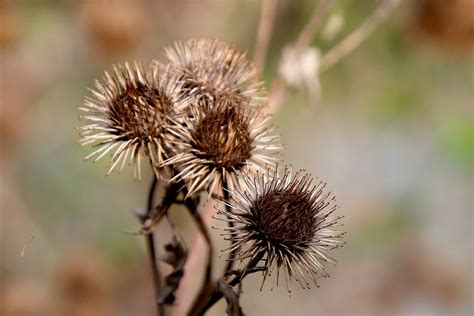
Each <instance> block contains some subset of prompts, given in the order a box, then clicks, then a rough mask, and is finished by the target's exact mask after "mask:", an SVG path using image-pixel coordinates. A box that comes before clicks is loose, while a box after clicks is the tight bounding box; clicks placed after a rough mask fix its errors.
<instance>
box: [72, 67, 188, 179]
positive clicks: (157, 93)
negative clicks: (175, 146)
mask: <svg viewBox="0 0 474 316" xmlns="http://www.w3.org/2000/svg"><path fill="white" fill-rule="evenodd" d="M178 76H179V75H177V74H175V72H174V71H173V69H172V68H170V67H159V65H155V66H154V67H153V68H148V69H147V70H146V71H145V70H144V69H143V67H142V66H141V64H138V63H134V65H133V66H130V65H129V64H125V66H121V65H119V66H118V67H115V66H114V72H113V74H112V75H111V74H109V73H108V72H106V73H105V77H104V80H103V83H101V82H99V81H96V84H95V85H96V89H97V90H91V93H92V96H91V97H86V98H85V100H84V106H83V107H81V108H80V109H81V110H82V111H83V112H85V113H86V114H85V115H83V116H81V119H82V120H83V121H85V122H86V124H85V125H84V126H82V127H80V130H81V131H82V132H81V140H80V141H81V143H82V145H87V144H93V145H95V146H97V147H98V149H96V150H95V151H94V152H92V153H91V154H90V155H88V156H87V157H85V159H90V158H92V157H95V160H98V159H100V158H101V157H103V156H105V155H106V154H107V153H109V152H112V151H114V153H113V156H112V160H111V162H110V166H109V170H108V172H107V174H110V173H111V172H112V171H113V169H114V168H115V167H116V166H117V165H118V163H119V162H120V161H121V162H122V163H121V167H120V171H121V170H122V169H123V167H124V164H125V161H126V160H128V161H129V164H132V163H135V175H136V176H137V177H138V178H140V158H141V156H142V155H144V154H145V155H146V156H147V157H148V159H149V160H150V162H151V163H152V166H153V167H155V169H156V168H157V166H158V164H159V163H161V161H163V160H164V159H165V158H166V157H167V155H168V152H169V151H170V150H169V148H168V147H169V144H168V143H167V142H166V128H165V122H166V121H167V120H168V119H169V118H170V117H172V116H173V115H175V114H176V113H177V112H178V111H180V110H182V109H183V107H184V106H185V105H186V104H187V101H186V100H187V99H186V97H185V96H184V95H183V94H182V92H181V91H180V81H179V77H178ZM155 171H157V170H155Z"/></svg>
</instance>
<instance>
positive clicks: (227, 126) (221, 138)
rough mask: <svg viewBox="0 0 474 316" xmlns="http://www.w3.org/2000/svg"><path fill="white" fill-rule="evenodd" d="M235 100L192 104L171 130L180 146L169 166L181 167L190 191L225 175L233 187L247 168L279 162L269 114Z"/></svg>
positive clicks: (212, 184) (169, 127) (210, 188)
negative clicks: (269, 126)
mask: <svg viewBox="0 0 474 316" xmlns="http://www.w3.org/2000/svg"><path fill="white" fill-rule="evenodd" d="M233 102H235V99H226V98H221V99H218V100H217V101H216V102H215V103H214V104H212V105H210V106H209V105H206V104H204V105H203V104H200V103H193V104H192V105H191V106H190V109H191V110H190V114H189V113H188V114H186V115H183V116H182V118H181V121H180V123H176V122H175V123H176V124H173V125H171V126H168V127H167V128H168V129H169V130H170V131H171V132H170V134H172V135H173V136H174V137H173V139H172V140H171V141H172V142H173V143H176V144H177V146H175V149H178V151H177V152H176V155H175V156H173V157H171V158H170V159H168V160H167V161H166V162H165V164H166V165H171V164H172V165H174V167H175V168H176V169H178V170H180V172H179V174H178V175H177V176H176V177H175V178H174V179H175V180H177V179H181V180H184V181H185V182H187V183H188V190H189V195H191V194H193V193H195V192H198V191H199V190H201V189H203V188H207V189H208V190H209V191H210V192H212V188H213V187H214V186H215V185H217V184H218V183H219V182H221V180H222V179H223V178H225V179H224V180H226V183H227V184H228V185H229V186H230V187H233V185H235V183H236V182H238V181H239V180H238V177H239V173H240V171H242V170H243V169H244V168H250V169H252V170H256V169H259V168H261V167H263V166H264V165H265V164H269V165H271V164H275V162H276V161H277V158H276V157H275V154H276V153H277V152H278V151H279V149H280V146H279V145H276V144H275V141H276V140H277V139H278V137H277V136H272V135H270V132H271V130H269V129H268V128H267V127H266V123H267V121H268V120H269V118H270V117H268V116H264V115H262V114H261V113H260V112H259V111H258V110H257V109H254V108H251V107H247V108H246V110H245V109H244V108H241V107H238V106H235V104H234V103H233Z"/></svg>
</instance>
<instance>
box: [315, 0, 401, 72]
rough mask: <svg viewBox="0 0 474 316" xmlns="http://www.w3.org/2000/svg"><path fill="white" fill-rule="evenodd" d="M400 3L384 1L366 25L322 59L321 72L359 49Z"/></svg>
mask: <svg viewBox="0 0 474 316" xmlns="http://www.w3.org/2000/svg"><path fill="white" fill-rule="evenodd" d="M400 3H401V0H384V1H383V2H382V3H381V4H380V5H379V6H378V7H377V9H375V11H374V12H373V13H372V14H371V15H370V16H369V17H368V18H367V19H366V20H365V21H364V23H362V24H361V25H360V26H359V27H358V28H357V29H356V30H354V31H353V32H352V33H351V34H349V35H348V36H347V37H346V38H345V39H343V40H342V41H341V42H340V43H339V44H338V45H336V46H334V47H333V48H332V49H330V50H329V51H328V52H327V53H326V54H324V55H323V57H321V62H320V65H319V70H320V72H323V71H326V70H327V69H328V68H330V67H331V66H333V65H334V64H336V63H337V62H338V61H340V60H341V59H342V58H344V57H345V56H347V55H348V54H349V53H350V52H352V51H353V50H354V49H356V48H357V47H359V46H360V45H361V44H362V43H363V42H364V41H365V40H366V39H367V38H368V37H369V36H370V35H371V34H372V33H373V32H374V31H375V30H376V29H377V27H378V26H379V25H380V24H381V23H382V22H383V21H385V19H386V18H387V17H388V16H389V15H390V13H391V12H392V11H393V10H394V9H395V8H396V7H397V6H398V5H399V4H400Z"/></svg>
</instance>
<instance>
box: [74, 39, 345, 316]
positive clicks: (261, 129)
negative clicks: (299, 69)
mask: <svg viewBox="0 0 474 316" xmlns="http://www.w3.org/2000/svg"><path fill="white" fill-rule="evenodd" d="M174 47H175V48H174V50H173V49H171V48H168V49H167V50H166V51H167V57H168V59H169V61H168V63H167V64H162V63H160V62H158V61H153V62H152V63H151V64H150V66H149V67H146V68H144V67H143V66H142V65H141V64H140V63H138V62H135V63H133V65H130V64H128V63H125V66H122V65H119V66H114V67H113V73H112V74H109V72H105V76H104V79H103V80H102V82H100V81H96V83H95V86H96V87H95V90H91V96H87V97H86V98H85V99H84V105H83V106H82V107H81V108H80V109H81V111H82V112H84V115H82V116H80V119H81V120H82V121H83V122H84V125H82V126H81V127H80V128H79V129H80V136H81V138H80V142H81V144H82V145H93V146H94V147H95V149H94V150H93V152H92V153H90V154H89V155H87V156H86V157H85V159H92V158H94V160H99V159H100V158H102V157H104V156H106V155H107V154H110V156H111V160H110V163H109V167H108V171H107V174H110V173H111V172H112V171H113V170H115V169H116V168H118V169H119V170H120V171H121V170H122V169H123V167H124V165H125V164H126V163H127V162H128V164H133V165H134V166H135V167H134V170H135V172H134V173H135V176H136V177H137V178H138V179H140V178H141V169H142V167H141V165H140V160H141V159H142V158H143V157H145V158H146V160H148V162H149V165H150V166H151V168H152V170H153V171H154V177H153V183H152V185H151V188H150V193H149V199H148V205H147V209H146V211H145V213H144V214H137V215H138V218H139V219H140V221H141V223H142V227H141V228H140V230H139V231H140V233H141V234H144V235H145V236H146V240H147V245H148V251H149V254H150V260H151V264H152V271H153V283H154V285H155V292H156V293H155V294H156V300H157V305H158V309H157V311H158V312H159V313H160V314H161V315H163V314H165V313H166V309H165V305H169V304H171V303H173V302H174V299H175V292H176V290H177V289H178V288H179V285H180V281H181V278H182V276H183V275H184V263H185V262H186V258H187V252H186V248H187V247H186V246H185V245H184V242H183V241H182V239H181V238H179V233H178V232H177V231H175V230H174V228H173V234H174V237H173V240H172V242H170V243H169V244H168V245H167V246H166V249H165V252H166V253H167V255H165V256H164V257H163V258H165V261H166V262H168V263H169V264H171V265H172V266H173V271H172V273H171V274H170V275H168V276H165V277H164V278H162V276H161V274H160V271H159V269H158V262H157V260H158V259H157V258H158V256H157V251H158V249H157V248H156V246H155V240H154V238H155V236H156V233H155V232H154V227H155V225H156V224H157V223H158V222H159V221H160V220H161V219H162V218H163V217H165V216H167V213H168V211H169V210H170V207H171V206H172V205H173V204H184V205H185V206H186V207H187V209H188V210H189V213H190V214H191V216H192V218H193V219H194V220H195V221H196V223H197V225H198V228H199V232H200V233H201V234H202V235H203V236H204V238H205V240H206V242H207V243H208V252H207V269H206V274H205V278H204V282H203V284H202V286H201V290H200V292H199V294H198V296H197V297H196V299H195V300H194V303H193V304H192V307H191V310H190V311H189V314H191V315H201V314H203V313H205V312H206V311H207V309H208V308H209V307H211V306H212V305H213V304H214V303H215V302H217V301H218V300H219V299H220V298H222V297H225V298H226V300H227V301H228V303H229V308H228V310H229V311H233V312H232V313H234V312H235V313H237V314H239V313H241V308H240V305H239V302H238V301H239V300H238V297H239V293H238V292H235V291H234V288H233V287H234V286H236V285H237V284H241V283H242V279H243V278H244V277H245V275H247V274H249V273H252V272H255V271H262V273H263V282H262V286H263V283H264V281H265V280H266V279H267V278H269V277H270V276H271V275H275V276H276V284H278V283H279V278H280V270H284V273H285V279H286V283H287V286H288V288H289V287H290V285H291V279H293V278H294V279H296V280H297V281H298V282H299V283H300V284H301V286H302V287H303V288H309V285H310V283H309V282H310V281H311V282H314V284H317V283H316V280H317V278H319V277H321V276H328V273H327V272H326V270H325V268H324V266H323V263H324V262H325V261H329V262H331V263H335V260H334V259H332V257H330V256H329V255H328V254H327V252H328V251H329V250H330V249H332V248H335V247H338V246H341V245H342V244H343V243H342V242H341V241H340V239H339V238H340V236H341V235H342V234H341V233H340V232H338V231H335V230H333V227H334V226H335V225H336V224H337V222H338V220H339V218H338V217H333V216H332V213H333V212H334V210H335V206H330V205H329V204H330V201H332V199H330V198H329V195H328V194H323V193H322V188H323V186H324V185H323V184H321V183H319V184H318V185H316V186H314V185H313V184H312V180H310V177H309V175H307V174H305V175H303V176H300V173H298V174H297V175H296V176H295V177H294V178H292V177H291V176H290V171H289V170H288V169H285V171H284V174H283V176H281V177H280V175H279V174H278V172H277V171H276V170H278V167H277V164H278V159H279V158H278V153H279V152H280V151H281V149H282V147H281V145H280V144H279V143H278V140H279V137H278V135H275V134H274V133H273V129H272V127H271V126H270V125H269V124H268V121H269V119H270V115H268V114H265V113H264V112H263V110H262V109H263V106H264V105H265V104H264V103H262V102H264V101H265V98H264V97H263V89H262V88H261V83H260V81H259V77H258V76H257V72H256V69H255V67H254V66H253V65H252V64H251V63H250V62H248V61H247V60H246V58H245V54H242V53H240V52H239V51H238V50H236V48H235V47H233V46H231V45H229V44H227V43H224V42H221V41H218V40H211V39H208V38H198V39H189V40H187V41H184V42H178V43H177V44H175V46H174ZM270 170H274V171H270ZM158 182H162V183H164V186H165V194H164V198H163V199H162V200H161V202H159V203H157V202H155V198H154V196H155V191H156V190H157V187H158ZM203 193H204V194H203ZM180 196H181V198H180ZM202 198H205V199H214V198H216V199H218V200H219V201H220V202H221V203H223V205H224V207H223V208H220V209H219V210H218V211H217V212H216V216H218V217H219V218H221V219H222V220H223V221H224V222H225V223H226V224H227V228H224V229H225V230H226V231H227V235H226V234H224V235H226V236H227V239H228V240H230V241H231V242H232V243H231V246H230V247H229V248H228V249H227V251H226V252H227V253H228V258H227V265H226V267H225V269H224V271H223V272H222V277H221V278H220V279H218V280H217V281H216V280H214V279H213V278H212V258H213V255H214V254H213V247H212V245H211V238H210V233H209V230H208V226H207V225H206V224H205V221H204V220H203V218H202V217H201V214H200V212H199V209H198V207H199V205H200V200H201V199H202ZM191 251H192V249H191ZM166 258H168V259H166ZM169 258H173V259H169ZM234 262H246V265H245V266H244V267H243V268H242V269H237V267H234ZM274 271H275V272H274ZM232 275H233V278H230V276H232Z"/></svg>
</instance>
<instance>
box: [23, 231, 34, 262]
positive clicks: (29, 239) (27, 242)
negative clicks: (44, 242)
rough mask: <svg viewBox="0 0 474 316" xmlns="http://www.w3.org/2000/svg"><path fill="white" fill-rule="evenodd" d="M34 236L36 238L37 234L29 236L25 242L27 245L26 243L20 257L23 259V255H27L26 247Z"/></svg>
mask: <svg viewBox="0 0 474 316" xmlns="http://www.w3.org/2000/svg"><path fill="white" fill-rule="evenodd" d="M33 238H35V235H31V236H30V238H28V240H27V241H26V242H25V245H24V246H23V248H22V249H21V254H20V258H21V259H23V257H24V256H25V250H26V247H27V246H28V244H29V243H30V242H31V241H32V240H33Z"/></svg>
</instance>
